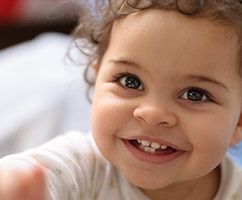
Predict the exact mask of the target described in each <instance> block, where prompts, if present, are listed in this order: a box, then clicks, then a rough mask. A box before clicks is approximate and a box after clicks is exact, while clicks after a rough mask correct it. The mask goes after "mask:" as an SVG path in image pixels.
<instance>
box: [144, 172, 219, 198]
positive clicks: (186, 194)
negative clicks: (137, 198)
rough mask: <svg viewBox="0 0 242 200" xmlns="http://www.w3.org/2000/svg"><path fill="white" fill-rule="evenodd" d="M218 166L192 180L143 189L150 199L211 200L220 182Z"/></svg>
mask: <svg viewBox="0 0 242 200" xmlns="http://www.w3.org/2000/svg"><path fill="white" fill-rule="evenodd" d="M220 176H221V174H220V167H217V168H216V169H215V170H213V171H212V172H211V173H209V174H208V175H206V176H204V177H202V178H200V179H197V180H193V181H187V182H181V183H176V184H173V185H170V186H167V187H165V188H162V189H157V190H143V191H144V192H145V193H146V195H148V196H149V197H150V198H151V199H152V200H167V199H169V200H181V199H182V200H194V199H196V200H212V199H214V197H215V196H216V193H217V192H218V189H219V184H220Z"/></svg>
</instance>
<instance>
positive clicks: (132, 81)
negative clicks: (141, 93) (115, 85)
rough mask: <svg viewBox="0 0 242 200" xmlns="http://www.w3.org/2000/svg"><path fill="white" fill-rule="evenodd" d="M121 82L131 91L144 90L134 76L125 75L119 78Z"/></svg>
mask: <svg viewBox="0 0 242 200" xmlns="http://www.w3.org/2000/svg"><path fill="white" fill-rule="evenodd" d="M119 82H120V83H121V84H122V85H123V86H125V87H127V88H129V89H135V90H144V87H143V85H142V83H141V81H140V80H139V78H138V77H136V76H134V75H123V76H121V77H119Z"/></svg>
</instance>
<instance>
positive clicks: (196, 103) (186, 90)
mask: <svg viewBox="0 0 242 200" xmlns="http://www.w3.org/2000/svg"><path fill="white" fill-rule="evenodd" d="M192 90H193V91H197V92H199V93H201V94H202V95H204V96H205V98H206V99H204V100H199V101H196V100H194V101H193V100H189V99H185V100H187V101H189V103H192V104H195V105H201V104H202V103H209V102H214V103H215V100H214V98H213V96H212V95H211V94H210V93H209V92H208V91H206V90H204V89H202V88H199V87H189V88H186V89H184V90H183V91H182V93H181V95H180V98H181V99H183V98H182V96H184V95H185V94H186V93H188V92H189V91H192Z"/></svg>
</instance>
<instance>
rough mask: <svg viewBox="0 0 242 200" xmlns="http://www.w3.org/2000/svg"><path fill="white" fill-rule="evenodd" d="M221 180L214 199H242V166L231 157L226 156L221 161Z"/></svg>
mask: <svg viewBox="0 0 242 200" xmlns="http://www.w3.org/2000/svg"><path fill="white" fill-rule="evenodd" d="M220 166H221V182H220V187H219V191H218V194H217V195H216V198H215V199H214V200H230V199H231V200H241V199H242V168H241V167H239V166H237V165H236V164H235V163H234V162H233V161H232V159H231V158H229V157H226V158H225V159H224V160H223V162H222V163H221V165H220Z"/></svg>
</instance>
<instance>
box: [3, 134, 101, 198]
mask: <svg viewBox="0 0 242 200" xmlns="http://www.w3.org/2000/svg"><path fill="white" fill-rule="evenodd" d="M93 151H94V147H93V145H91V142H90V141H89V140H88V139H87V137H86V135H85V134H81V133H79V132H70V133H69V134H66V135H64V136H59V137H57V138H55V139H53V140H51V141H49V142H47V143H46V144H44V145H42V146H40V147H38V148H36V149H30V150H27V151H25V152H23V153H20V154H16V155H10V156H6V157H4V158H2V159H0V200H10V199H11V198H10V196H9V198H8V197H7V198H3V197H2V196H1V193H2V195H5V194H7V195H15V194H16V195H15V196H17V197H18V198H17V199H18V200H22V199H23V200H30V199H31V198H30V197H29V198H27V197H25V196H24V197H23V198H22V199H20V198H19V196H20V194H21V195H28V194H27V190H26V192H25V190H24V188H28V190H31V191H33V193H34V194H38V193H44V194H45V198H46V199H44V200H67V199H72V200H78V199H80V196H81V197H83V198H86V197H87V198H86V199H88V197H89V196H90V194H89V192H88V191H91V190H92V188H93V187H92V180H93V173H94V172H95V170H96V168H97V167H96V165H95V164H96V163H97V162H96V161H97V159H96V158H95V155H94V154H93ZM33 166H36V168H33ZM37 166H40V167H41V168H39V167H37ZM6 180H8V181H9V182H6ZM15 181H16V182H15ZM9 191H14V192H9ZM93 195H95V192H94V193H93ZM36 196H37V197H38V195H36ZM37 197H34V198H33V200H42V199H43V195H42V199H40V198H39V199H37ZM40 197H41V195H40ZM89 199H90V198H89ZM11 200H15V198H12V199H11ZM31 200H32V199H31Z"/></svg>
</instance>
